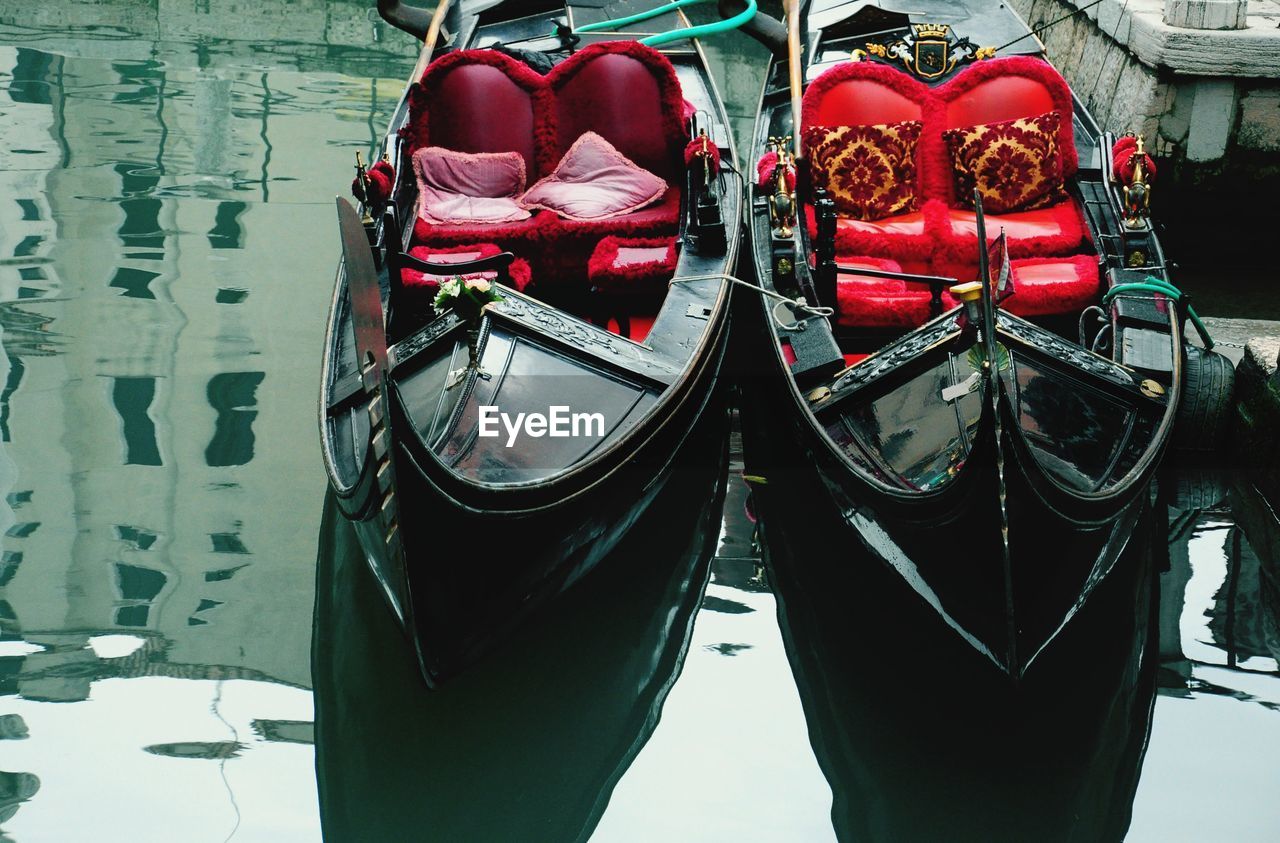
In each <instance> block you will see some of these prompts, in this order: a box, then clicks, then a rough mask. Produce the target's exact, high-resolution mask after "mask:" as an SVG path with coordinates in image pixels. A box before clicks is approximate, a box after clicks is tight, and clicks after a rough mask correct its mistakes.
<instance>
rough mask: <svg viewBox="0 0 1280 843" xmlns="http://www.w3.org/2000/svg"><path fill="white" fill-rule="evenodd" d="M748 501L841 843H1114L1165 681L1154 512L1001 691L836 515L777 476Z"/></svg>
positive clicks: (996, 679)
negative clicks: (1055, 634) (1035, 661)
mask: <svg viewBox="0 0 1280 843" xmlns="http://www.w3.org/2000/svg"><path fill="white" fill-rule="evenodd" d="M753 501H754V504H755V506H756V511H757V512H758V513H759V515H760V518H761V524H762V529H761V539H762V541H761V544H762V548H763V550H764V555H765V560H766V562H767V564H768V572H769V577H770V582H771V584H772V585H773V587H774V592H775V594H776V595H777V598H778V603H779V619H780V621H781V625H782V631H783V639H784V642H785V643H786V647H787V654H788V658H789V659H790V661H791V665H792V669H793V671H794V674H795V677H796V684H797V687H798V689H799V691H800V698H801V702H802V704H803V706H804V711H805V716H806V719H807V721H808V724H809V733H810V739H811V742H812V744H813V748H814V752H815V755H816V756H817V759H818V762H819V764H820V765H821V767H822V770H823V773H824V774H825V775H826V777H827V780H828V781H829V783H830V784H831V789H832V795H833V800H832V809H831V815H832V824H833V826H834V828H835V830H836V836H837V838H838V839H840V840H842V841H879V840H884V841H889V840H951V841H1026V840H1046V841H1067V840H1070V841H1119V840H1122V839H1124V837H1125V833H1126V831H1127V829H1128V826H1129V822H1130V817H1131V813H1132V804H1133V798H1134V794H1135V792H1136V787H1137V783H1138V779H1139V775H1140V773H1141V769H1142V763H1143V757H1144V754H1145V750H1146V740H1147V736H1148V735H1149V732H1150V723H1151V714H1152V711H1153V707H1154V703H1155V696H1156V675H1157V671H1158V668H1159V658H1158V656H1159V653H1158V645H1159V640H1158V634H1157V630H1156V618H1157V616H1158V613H1157V612H1156V609H1155V605H1154V604H1155V601H1156V599H1157V598H1156V594H1157V590H1156V589H1155V588H1154V577H1153V573H1152V567H1153V562H1154V561H1155V558H1154V557H1155V553H1156V552H1157V551H1158V550H1159V548H1160V545H1162V544H1163V542H1164V538H1165V536H1164V534H1163V533H1162V532H1161V530H1160V529H1159V527H1160V526H1161V525H1159V524H1158V523H1157V522H1156V520H1155V518H1154V517H1153V516H1152V515H1151V513H1152V510H1150V509H1148V508H1146V506H1145V504H1144V505H1143V512H1142V515H1141V518H1140V519H1139V520H1138V521H1137V523H1136V524H1135V525H1134V539H1133V541H1132V542H1131V543H1130V544H1129V546H1128V547H1127V549H1126V551H1125V554H1124V557H1123V559H1122V560H1120V563H1119V565H1118V566H1117V568H1116V570H1115V572H1114V573H1113V575H1112V576H1111V577H1109V578H1108V579H1107V581H1106V582H1105V583H1103V584H1102V585H1101V586H1100V587H1099V589H1098V590H1097V592H1096V594H1095V595H1094V597H1093V598H1092V599H1091V600H1090V601H1089V604H1088V605H1087V606H1086V607H1084V608H1083V609H1082V611H1081V613H1080V615H1079V616H1078V618H1077V619H1076V621H1075V622H1074V623H1073V624H1072V625H1071V626H1070V627H1069V628H1068V629H1067V630H1064V632H1063V634H1062V636H1061V639H1060V640H1059V641H1058V642H1057V645H1056V646H1055V647H1054V649H1053V650H1052V651H1051V652H1048V653H1046V654H1045V656H1044V659H1043V661H1042V662H1041V663H1040V664H1039V665H1038V669H1037V670H1036V671H1034V672H1033V673H1031V674H1029V675H1028V676H1027V677H1026V678H1025V680H1024V681H1023V682H1021V683H1020V684H1019V685H1017V686H1012V685H1010V684H1009V683H1008V682H1007V681H1005V680H1004V679H1003V677H1001V676H999V675H998V674H995V673H993V672H992V671H990V670H988V669H985V668H984V665H983V663H982V662H983V661H984V659H983V658H982V657H981V656H980V655H978V654H977V653H976V652H975V651H974V649H973V648H971V647H969V646H967V645H966V644H965V643H964V642H962V641H961V640H960V638H958V637H957V636H956V635H954V633H953V630H951V629H949V628H948V627H947V626H946V625H945V624H944V623H942V622H941V621H940V620H939V618H938V616H937V615H936V614H934V613H933V612H931V611H930V610H929V608H928V607H926V606H925V605H924V604H923V603H921V601H920V600H919V599H918V596H917V595H916V594H915V593H914V592H913V591H912V590H910V589H908V588H906V587H905V586H904V584H903V583H902V582H901V580H900V579H899V578H898V577H896V576H895V575H894V574H893V573H892V572H891V571H889V570H887V569H886V568H885V567H884V566H883V565H881V564H879V560H877V559H876V558H875V555H874V554H871V553H869V552H867V551H866V550H861V549H859V547H858V546H857V540H856V539H853V540H852V541H853V542H854V543H853V544H852V545H849V544H841V543H842V542H846V541H848V540H849V539H850V537H849V536H848V531H847V530H846V528H845V527H844V525H843V524H842V523H841V520H840V519H839V517H838V515H837V514H835V513H830V512H827V511H817V510H815V508H814V507H813V506H811V505H808V504H807V503H806V502H805V501H804V500H802V499H800V498H799V497H798V496H797V495H796V494H794V491H793V490H792V489H790V488H787V489H782V488H779V487H778V485H777V484H775V483H774V482H772V477H771V478H770V483H769V484H768V485H765V486H757V487H756V488H755V490H754V491H753ZM1163 511H1164V510H1163V508H1161V509H1160V510H1159V512H1160V513H1161V514H1163ZM833 516H834V517H833ZM834 547H841V548H842V549H843V550H842V552H841V553H839V554H837V553H833V552H832V550H833V548H834Z"/></svg>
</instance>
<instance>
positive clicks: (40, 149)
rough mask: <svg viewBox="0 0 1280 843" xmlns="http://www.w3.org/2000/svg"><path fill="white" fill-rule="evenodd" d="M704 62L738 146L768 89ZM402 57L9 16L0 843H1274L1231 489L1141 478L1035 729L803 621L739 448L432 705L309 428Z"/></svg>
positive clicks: (327, 0)
mask: <svg viewBox="0 0 1280 843" xmlns="http://www.w3.org/2000/svg"><path fill="white" fill-rule="evenodd" d="M713 56H714V60H715V63H716V66H717V68H718V70H719V74H720V81H721V84H722V86H723V89H724V92H725V94H726V96H727V98H728V99H729V101H730V106H731V109H732V110H733V113H734V117H735V121H736V124H737V125H736V128H737V130H738V134H739V136H740V137H744V136H747V134H748V133H749V124H750V118H751V113H752V111H753V109H754V103H755V100H756V96H757V94H758V85H759V66H760V61H761V58H762V56H761V51H760V50H759V49H758V48H756V47H755V46H753V45H751V44H749V43H748V42H747V41H746V40H745V39H743V38H741V37H738V36H733V37H729V38H726V39H725V40H723V41H720V42H718V43H717V44H715V45H714V47H713ZM415 57H416V55H415V49H414V45H413V43H412V42H411V41H410V39H408V38H407V37H406V36H403V35H402V34H400V33H398V32H395V31H392V30H390V29H389V28H387V27H385V26H383V25H381V24H380V23H379V22H378V20H377V17H376V14H375V13H374V12H373V11H372V3H371V2H369V3H352V2H344V0H295V2H291V3H288V4H272V3H263V4H235V5H226V4H218V3H209V2H201V0H195V2H191V3H175V2H171V0H159V2H157V0H66V2H62V3H58V4H48V5H40V4H18V3H15V2H12V0H0V132H3V137H4V143H3V144H2V145H0V184H2V185H3V189H2V190H0V255H2V256H3V257H2V258H0V345H2V350H3V353H2V354H0V495H3V497H2V498H0V840H7V841H19V843H32V841H87V840H93V841H116V840H120V841H124V840H128V841H206V840H207V841H225V840H237V841H259V840H261V841H294V840H298V841H310V840H318V839H320V838H321V835H322V828H323V829H324V830H326V831H327V832H328V837H329V839H332V840H339V841H346V840H449V841H454V840H480V841H507V840H511V841H517V840H518V841H535V840H550V841H558V840H580V839H587V838H590V839H593V840H602V841H614V840H619V841H629V840H644V841H648V840H682V841H684V840H689V841H704V840H705V841H725V840H734V841H737V840H761V841H823V840H836V839H839V840H863V839H877V840H880V839H883V840H943V839H947V840H968V839H974V840H991V839H1014V840H1018V839H1074V840H1102V839H1120V838H1122V837H1123V838H1125V839H1129V840H1138V841H1147V840H1152V841H1155V840H1159V841H1180V840H1188V841H1189V840H1239V841H1253V840H1259V841H1262V840H1275V839H1280V800H1277V799H1276V798H1275V794H1276V786H1277V784H1280V673H1278V672H1277V656H1280V624H1278V623H1277V618H1278V617H1280V591H1278V590H1277V576H1278V575H1280V558H1277V557H1278V556H1280V531H1278V530H1277V528H1276V526H1275V520H1274V515H1273V514H1272V513H1270V512H1269V511H1268V510H1267V509H1266V506H1265V504H1264V503H1263V502H1262V501H1261V500H1260V499H1259V498H1258V497H1257V495H1256V494H1254V492H1253V491H1252V490H1251V488H1250V487H1249V486H1248V485H1247V483H1245V482H1244V481H1243V479H1242V478H1241V477H1239V476H1236V475H1233V474H1231V473H1230V472H1222V471H1211V470H1207V469H1199V468H1195V467H1187V468H1184V469H1183V470H1181V471H1178V472H1174V473H1173V474H1171V475H1170V476H1169V477H1168V478H1166V479H1165V480H1164V481H1163V485H1162V490H1163V491H1162V495H1161V497H1160V499H1159V500H1158V501H1157V503H1156V505H1155V506H1154V507H1153V509H1152V515H1151V519H1150V520H1151V524H1150V525H1149V526H1150V529H1151V532H1152V535H1153V536H1154V539H1153V543H1152V546H1153V548H1154V551H1153V552H1152V553H1151V554H1149V558H1147V559H1146V563H1147V564H1149V565H1151V566H1152V570H1153V571H1154V572H1155V576H1157V577H1158V581H1159V593H1158V595H1152V596H1151V599H1150V600H1148V599H1147V598H1146V597H1143V596H1142V595H1143V590H1142V589H1141V588H1130V589H1129V590H1128V591H1127V592H1125V591H1123V590H1120V591H1118V593H1117V594H1116V595H1113V596H1112V597H1109V598H1107V597H1104V598H1101V599H1099V600H1098V601H1097V602H1098V609H1097V612H1096V614H1097V615H1098V616H1099V619H1100V620H1099V623H1100V625H1103V626H1105V628H1107V629H1110V630H1113V631H1114V632H1115V634H1112V635H1109V636H1099V637H1097V638H1096V639H1085V640H1084V641H1083V642H1078V643H1079V644H1080V646H1079V647H1078V648H1077V649H1078V650H1079V652H1078V653H1077V654H1076V657H1075V658H1074V660H1068V661H1064V662H1062V663H1061V664H1057V663H1055V664H1053V665H1051V666H1050V667H1048V668H1046V671H1045V673H1046V676H1045V677H1044V679H1043V680H1042V682H1041V683H1040V685H1039V686H1038V687H1037V688H1036V690H1034V691H1026V692H1025V694H1024V696H1023V697H1022V698H1020V699H1018V700H1013V701H1011V700H1010V695H1009V693H1008V691H1007V688H993V687H992V686H991V685H990V682H989V678H988V679H983V678H980V677H977V676H975V675H974V674H972V673H966V672H964V671H961V670H958V669H957V668H956V664H957V663H956V661H955V660H954V659H952V658H950V657H949V656H948V654H949V653H951V652H952V651H951V650H950V649H949V648H950V647H952V646H953V643H954V642H951V641H950V640H949V639H946V637H945V636H943V637H942V638H937V637H936V636H935V637H933V638H931V637H930V635H931V633H930V632H929V631H928V630H927V629H922V628H921V625H920V624H914V623H910V624H909V623H908V621H907V619H908V618H909V617H911V615H910V614H909V612H907V611H906V610H904V611H903V612H902V613H901V614H899V613H898V612H897V610H896V609H894V608H893V605H892V601H891V600H882V599H881V597H880V596H879V595H878V594H877V593H875V592H874V591H866V590H858V589H856V588H854V584H852V583H851V582H850V581H847V580H846V579H845V575H844V574H843V573H841V572H838V571H836V572H831V573H830V576H829V578H827V579H820V581H819V583H818V585H819V586H820V587H818V588H815V587H814V585H813V583H812V582H810V583H806V582H805V581H804V579H803V577H804V576H813V575H814V574H812V572H813V571H815V570H817V571H820V570H821V569H819V568H813V567H806V566H804V565H799V566H793V565H792V564H791V563H792V562H793V561H795V560H796V559H800V558H801V557H803V555H804V554H803V553H802V551H801V549H802V548H804V547H806V538H805V536H804V535H802V534H797V535H796V538H795V541H794V542H792V541H789V540H788V541H787V542H786V543H785V546H783V547H781V548H780V547H779V545H778V541H779V534H772V535H771V534H768V533H767V532H766V533H763V534H762V533H759V532H758V531H757V530H756V524H755V521H754V519H755V512H756V511H757V510H758V509H759V507H758V506H757V504H758V503H759V502H757V501H753V500H749V499H748V487H747V486H746V484H745V483H744V482H743V481H742V479H741V477H740V473H741V470H742V469H741V454H740V449H739V448H736V447H735V448H734V449H732V451H731V453H730V455H729V460H730V464H729V466H728V470H727V471H726V472H725V473H724V475H720V474H712V473H708V474H706V475H699V476H694V475H689V476H685V477H682V478H680V482H678V483H675V484H672V486H673V487H674V488H675V491H673V493H672V495H671V496H670V497H669V499H664V500H662V501H660V502H659V503H658V504H656V505H655V509H654V510H653V511H652V512H651V513H650V514H649V515H648V516H646V518H647V520H646V522H645V523H643V524H641V525H639V526H638V527H637V530H636V533H635V534H636V535H638V536H641V537H642V538H641V539H638V540H637V541H635V542H633V543H632V544H631V545H629V546H628V547H625V548H623V549H622V550H620V551H619V552H618V553H617V554H616V556H615V557H614V558H611V559H610V560H608V561H607V562H606V563H605V564H604V565H603V566H602V567H601V569H600V570H599V571H597V572H596V573H595V574H593V575H592V576H591V577H590V578H588V579H587V580H586V581H584V582H583V583H582V584H581V585H580V587H578V588H576V589H575V590H574V591H572V592H571V593H570V594H568V595H566V596H565V598H564V599H563V600H561V601H560V602H558V603H557V604H555V605H553V606H552V607H551V609H550V610H549V611H547V612H545V613H543V614H542V616H540V617H539V618H537V619H535V620H534V622H532V623H531V624H530V625H529V626H528V627H527V628H526V629H524V630H523V631H522V632H521V633H520V634H519V635H518V636H516V638H515V640H513V641H512V642H511V643H510V644H509V645H507V646H506V647H504V648H502V649H501V650H499V651H498V652H495V653H494V654H493V657H492V658H490V659H488V660H486V661H485V662H484V663H482V664H481V665H478V666H477V667H476V668H475V669H473V670H471V671H469V672H467V673H466V674H464V675H463V676H460V677H458V679H457V680H456V681H455V682H453V683H450V685H448V686H447V687H446V688H444V689H443V690H441V691H439V692H437V693H427V692H425V691H424V690H423V689H422V688H421V686H420V684H419V682H418V679H417V677H416V675H415V674H414V673H413V668H412V665H411V662H410V659H409V655H408V651H407V649H406V646H405V644H404V642H403V640H402V639H401V638H400V637H399V635H398V633H397V632H396V630H395V629H394V627H393V626H392V624H391V622H390V619H389V615H388V614H387V613H386V611H385V610H384V608H383V606H382V604H381V603H380V601H379V599H378V597H377V596H376V594H375V593H374V591H373V588H372V586H371V584H370V582H369V579H368V577H367V575H366V574H365V572H364V570H363V568H362V567H361V561H360V556H359V552H358V549H357V548H356V545H355V541H354V537H353V536H352V535H351V532H350V530H349V529H347V527H346V525H345V523H344V522H342V520H341V519H340V518H339V517H337V516H336V514H335V511H334V510H333V508H332V506H331V505H329V503H328V502H327V501H326V497H325V489H326V486H325V480H324V476H323V472H322V470H321V464H320V455H319V445H318V441H317V434H316V429H315V423H314V406H315V402H316V395H317V391H318V378H319V356H320V348H321V340H322V330H323V323H324V319H325V311H326V307H327V304H328V298H329V296H330V294H331V290H332V279H333V271H334V267H335V264H336V261H337V257H338V245H337V238H336V237H335V236H334V235H335V232H336V226H335V222H334V215H333V201H332V197H333V195H334V194H342V193H345V192H346V191H347V185H348V183H349V181H350V178H351V164H352V159H353V155H354V153H355V152H356V151H357V150H361V151H368V150H369V149H370V148H371V147H372V146H373V144H374V143H376V142H377V140H378V137H379V133H380V131H381V128H382V127H383V126H384V125H385V123H386V121H387V120H388V118H389V116H390V113H391V110H392V108H393V107H394V105H395V102H396V100H397V98H398V96H399V94H400V91H401V89H402V85H403V80H404V78H405V77H406V76H407V75H408V73H409V70H410V69H411V67H412V66H413V62H414V59H415ZM1224 315H1229V314H1224ZM735 442H736V439H735ZM708 502H710V504H709V503H708ZM721 502H723V505H722V506H721V505H720V504H721ZM722 513H723V515H722ZM766 529H767V528H766ZM784 538H785V537H784ZM317 568H318V571H319V579H317ZM802 569H803V570H806V571H809V572H810V573H809V574H804V575H800V574H797V572H798V571H801V570H802ZM823 576H826V575H823ZM317 582H319V584H320V585H319V588H317ZM1122 585H1123V583H1120V584H1117V586H1116V588H1117V589H1121V586H1122ZM1125 594H1127V595H1128V601H1127V602H1126V600H1125V599H1124V595H1125ZM1134 595H1138V596H1139V599H1138V600H1137V601H1136V603H1135V602H1134ZM823 607H825V611H820V610H821V609H823ZM1107 612H1112V613H1113V614H1114V616H1115V617H1118V618H1120V619H1123V620H1124V622H1117V623H1114V624H1112V625H1110V626H1106V621H1107V618H1108V617H1110V616H1109V615H1107V614H1106V613H1107ZM1120 631H1124V634H1123V635H1119V634H1118V633H1119V632H1120ZM313 638H314V641H315V655H316V658H315V665H314V669H313V663H312V646H313ZM317 713H319V715H320V716H319V718H318V719H317ZM997 715H998V716H997Z"/></svg>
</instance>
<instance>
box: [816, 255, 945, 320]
mask: <svg viewBox="0 0 1280 843" xmlns="http://www.w3.org/2000/svg"><path fill="white" fill-rule="evenodd" d="M839 263H840V265H841V266H849V267H860V266H861V267H867V268H868V269H879V270H882V271H885V272H902V266H901V265H900V264H899V263H898V262H897V261H894V260H888V259H886V258H873V257H841V258H840V259H839ZM929 298H930V293H929V289H928V288H927V287H924V286H920V285H915V284H908V283H907V282H906V281H904V280H902V279H899V278H876V277H873V276H869V275H857V274H856V273H845V272H842V273H840V274H839V275H838V276H837V277H836V314H837V315H836V321H837V323H838V324H840V325H845V326H852V327H860V328H913V327H915V326H917V325H922V324H924V323H925V322H926V321H928V319H929V316H930V314H929Z"/></svg>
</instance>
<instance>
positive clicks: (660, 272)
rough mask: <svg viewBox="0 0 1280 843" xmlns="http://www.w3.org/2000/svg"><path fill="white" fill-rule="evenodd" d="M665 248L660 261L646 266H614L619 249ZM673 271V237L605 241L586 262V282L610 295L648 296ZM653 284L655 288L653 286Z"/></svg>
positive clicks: (674, 251) (674, 248) (634, 264)
mask: <svg viewBox="0 0 1280 843" xmlns="http://www.w3.org/2000/svg"><path fill="white" fill-rule="evenodd" d="M663 247H665V248H666V253H665V254H664V255H663V256H662V258H660V259H658V260H654V261H648V262H646V263H633V264H629V265H627V266H615V265H614V262H615V261H617V259H618V249H619V248H630V249H658V248H663ZM675 269H676V240H675V238H674V237H644V238H626V237H613V236H609V237H604V238H602V239H601V240H600V243H599V244H598V245H597V246H596V248H595V251H593V252H592V253H591V258H590V260H588V261H587V278H588V279H589V280H590V281H591V283H592V285H594V286H595V287H597V288H599V289H601V290H608V291H611V292H641V291H644V292H648V291H650V290H652V289H653V288H654V287H655V286H660V285H661V284H662V283H663V282H665V281H666V280H667V279H668V278H670V277H671V274H672V273H673V272H675ZM655 282H656V284H655Z"/></svg>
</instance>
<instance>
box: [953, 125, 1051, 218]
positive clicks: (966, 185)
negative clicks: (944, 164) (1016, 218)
mask: <svg viewBox="0 0 1280 843" xmlns="http://www.w3.org/2000/svg"><path fill="white" fill-rule="evenodd" d="M1061 121H1062V115H1061V114H1060V113H1059V112H1057V111H1046V112H1045V113H1043V114H1038V115H1036V116H1034V117H1019V118H1017V119H1014V120H1004V121H1000V122H997V123H979V124H977V125H975V126H965V127H963V128H957V129H947V130H946V131H945V132H943V133H942V137H943V139H944V140H945V141H946V142H947V148H948V150H949V151H950V153H951V170H952V176H953V177H954V178H955V190H956V204H957V205H959V206H960V207H962V208H972V207H973V206H974V200H973V196H974V192H975V191H977V193H979V194H980V195H981V196H982V208H983V210H984V211H986V212H987V213H990V214H1004V213H1009V212H1011V211H1029V210H1032V209H1034V208H1043V207H1045V206H1046V205H1054V204H1057V203H1058V202H1061V201H1062V200H1063V199H1065V198H1066V193H1065V192H1064V191H1063V189H1062V156H1061V155H1060V154H1059V152H1058V126H1059V124H1060V123H1061Z"/></svg>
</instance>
